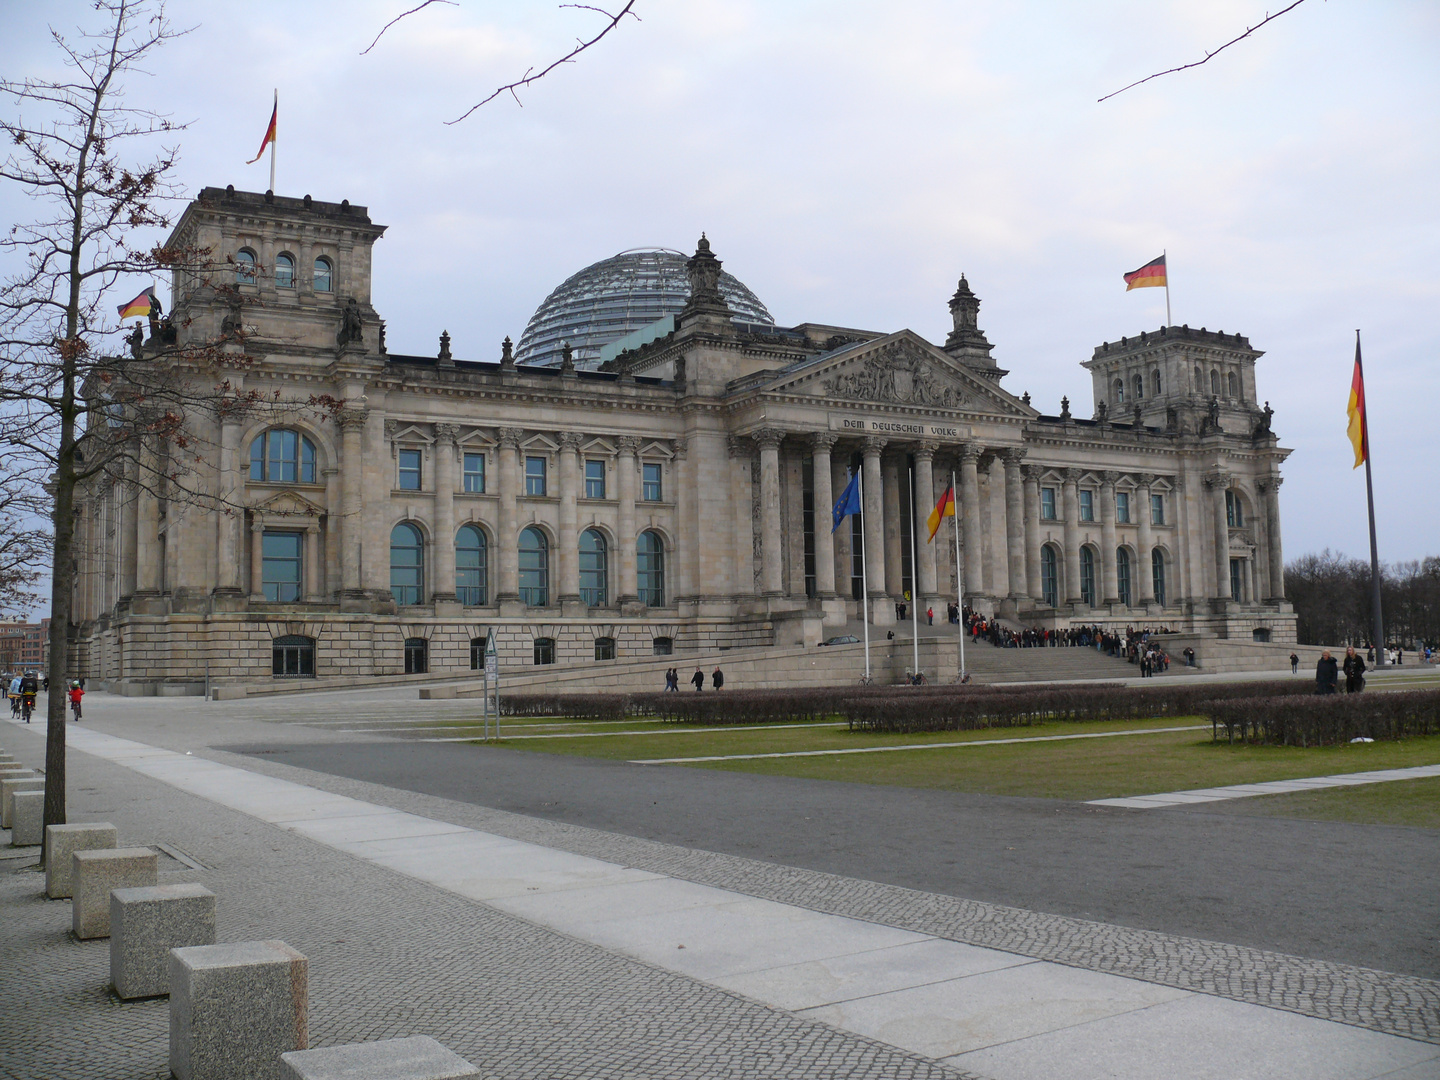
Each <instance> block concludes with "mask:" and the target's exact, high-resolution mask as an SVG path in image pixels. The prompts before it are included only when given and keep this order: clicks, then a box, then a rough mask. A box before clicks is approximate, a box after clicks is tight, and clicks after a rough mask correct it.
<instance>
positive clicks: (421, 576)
mask: <svg viewBox="0 0 1440 1080" xmlns="http://www.w3.org/2000/svg"><path fill="white" fill-rule="evenodd" d="M424 585H425V544H424V540H423V539H422V537H421V535H420V530H419V529H417V528H416V527H415V526H414V525H410V524H407V523H404V522H402V523H401V524H399V525H396V526H395V528H394V529H392V530H391V532H390V593H391V595H393V596H394V597H395V602H396V603H397V604H419V603H421V602H422V596H423V593H424Z"/></svg>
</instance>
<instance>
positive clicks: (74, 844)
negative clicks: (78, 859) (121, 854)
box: [45, 821, 120, 900]
mask: <svg viewBox="0 0 1440 1080" xmlns="http://www.w3.org/2000/svg"><path fill="white" fill-rule="evenodd" d="M119 840H120V834H119V832H118V831H117V830H116V828H115V826H114V825H111V824H110V823H109V822H108V821H97V822H95V823H94V824H93V825H48V826H46V828H45V895H46V896H48V897H50V899H51V900H68V899H69V898H70V875H71V871H73V870H74V866H73V864H72V860H71V858H70V857H71V856H72V855H74V854H75V852H77V851H104V850H110V851H113V850H115V848H117V847H118V846H119Z"/></svg>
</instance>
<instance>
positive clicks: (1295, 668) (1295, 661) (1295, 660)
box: [1290, 649, 1355, 675]
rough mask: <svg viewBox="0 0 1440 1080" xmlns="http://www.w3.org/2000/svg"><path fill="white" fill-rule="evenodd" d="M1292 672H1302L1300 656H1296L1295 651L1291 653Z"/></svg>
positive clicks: (1352, 650) (1295, 673)
mask: <svg viewBox="0 0 1440 1080" xmlns="http://www.w3.org/2000/svg"><path fill="white" fill-rule="evenodd" d="M1350 651H1351V652H1354V651H1355V650H1354V649H1351V650H1350ZM1290 674H1291V675H1298V674H1300V657H1298V656H1296V655H1295V654H1294V653H1293V652H1292V653H1291V654H1290Z"/></svg>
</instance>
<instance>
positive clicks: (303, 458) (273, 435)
mask: <svg viewBox="0 0 1440 1080" xmlns="http://www.w3.org/2000/svg"><path fill="white" fill-rule="evenodd" d="M250 479H251V480H260V481H265V482H267V483H271V484H313V483H315V444H314V443H312V442H311V441H310V440H309V439H307V438H306V437H305V436H304V435H301V434H300V433H299V432H298V431H291V430H289V429H288V428H275V429H274V430H273V431H267V432H265V433H264V434H262V435H257V436H256V437H255V441H254V442H252V443H251V444H250Z"/></svg>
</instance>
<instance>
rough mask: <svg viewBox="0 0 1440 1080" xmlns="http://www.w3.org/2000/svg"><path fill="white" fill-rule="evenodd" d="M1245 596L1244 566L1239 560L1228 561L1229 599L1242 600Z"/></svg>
mask: <svg viewBox="0 0 1440 1080" xmlns="http://www.w3.org/2000/svg"><path fill="white" fill-rule="evenodd" d="M1244 596H1245V564H1244V562H1243V561H1242V560H1240V559H1231V560H1230V599H1231V600H1236V601H1238V600H1242V599H1244Z"/></svg>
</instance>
